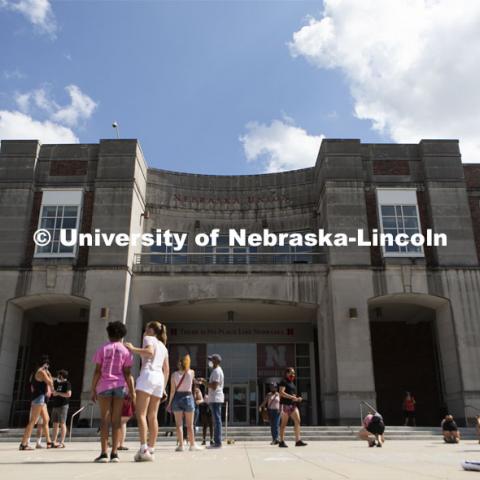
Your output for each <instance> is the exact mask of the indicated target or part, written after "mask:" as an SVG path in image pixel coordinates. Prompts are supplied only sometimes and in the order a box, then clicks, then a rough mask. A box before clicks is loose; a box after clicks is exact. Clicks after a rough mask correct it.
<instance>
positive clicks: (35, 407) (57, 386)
mask: <svg viewBox="0 0 480 480" xmlns="http://www.w3.org/2000/svg"><path fill="white" fill-rule="evenodd" d="M126 334H127V329H126V326H125V325H124V324H123V323H122V322H110V323H109V324H108V326H107V335H108V342H106V343H105V344H104V345H102V346H101V347H100V348H99V349H98V350H97V352H96V353H95V355H94V357H93V362H94V364H95V370H94V374H93V378H92V383H91V400H92V401H93V402H96V403H98V406H99V410H100V445H101V451H100V455H99V456H98V457H96V458H95V460H94V461H95V462H98V463H106V462H113V463H116V462H118V461H119V456H118V451H119V450H127V447H125V446H124V440H125V432H126V423H127V421H128V419H129V418H130V417H131V416H133V412H135V415H136V419H137V424H138V432H139V442H140V448H139V449H138V451H137V452H136V454H135V456H134V460H135V461H137V462H146V461H153V460H154V458H155V457H154V455H155V444H156V439H157V436H158V410H159V407H160V404H161V403H162V402H166V403H167V406H166V409H167V411H168V412H169V413H171V414H172V415H173V416H174V418H175V424H176V435H177V447H176V451H179V452H180V451H183V450H184V448H185V442H184V429H185V431H186V432H185V433H186V436H187V440H188V445H189V449H190V450H194V451H196V450H202V449H203V447H201V446H199V445H197V443H196V441H195V429H194V425H195V424H196V423H197V418H198V417H199V416H200V417H201V418H202V426H203V442H202V443H203V444H204V445H205V444H206V433H207V430H208V428H210V440H211V441H210V446H209V447H208V448H221V447H222V406H223V403H224V393H223V387H224V374H223V370H222V368H221V366H220V365H221V362H222V358H221V356H220V355H219V354H214V355H211V356H209V357H208V361H209V368H210V369H211V373H210V376H209V378H208V380H207V379H206V378H196V376H195V371H194V370H192V369H191V368H190V361H191V360H190V356H189V355H188V354H186V355H183V356H181V358H180V359H179V361H178V364H177V370H176V371H174V372H173V373H172V374H171V375H170V367H169V355H168V350H167V347H166V344H167V331H166V327H165V325H163V324H161V323H160V322H155V321H154V322H149V323H148V324H147V325H146V329H145V332H144V335H143V341H142V345H141V346H139V347H136V346H134V345H133V344H132V343H130V342H124V338H125V336H126ZM135 355H136V356H139V357H140V358H141V368H140V373H139V375H138V377H137V379H136V381H135V380H134V378H133V376H132V366H133V363H134V356H135ZM49 363H50V362H49V360H48V358H46V357H45V358H42V359H41V361H40V363H39V364H38V365H37V367H36V368H35V370H34V371H33V373H32V376H31V378H30V383H31V390H32V402H31V415H30V421H29V422H28V424H27V426H26V428H25V432H24V435H23V438H22V441H21V444H20V447H19V449H20V450H31V449H32V447H31V446H30V437H31V435H32V431H33V428H34V426H35V425H36V424H37V423H39V419H41V423H42V429H43V434H44V435H45V437H46V440H47V447H49V448H53V447H64V440H65V435H66V418H67V414H68V399H69V398H70V396H71V386H70V383H69V382H68V372H66V371H65V370H60V371H59V372H58V374H57V377H56V378H55V379H54V378H53V377H52V375H51V374H50V371H49ZM169 379H170V391H169V394H168V395H167V393H166V385H167V383H168V380H169ZM294 381H295V370H294V369H293V368H288V369H287V370H286V371H285V376H284V378H283V380H282V381H281V382H280V383H279V385H278V386H277V385H276V384H275V385H271V391H270V393H269V394H268V395H267V397H266V399H265V401H264V404H262V406H261V407H264V406H265V407H266V408H267V410H268V415H269V417H270V424H271V431H272V444H274V445H278V446H279V447H281V448H285V447H287V444H286V442H285V428H286V426H287V424H288V421H289V419H291V420H292V421H293V423H294V429H295V440H296V441H295V445H296V446H305V445H306V443H305V442H303V441H302V440H301V437H300V411H299V409H298V405H299V404H300V403H301V402H302V397H301V396H299V395H297V389H296V386H295V383H294ZM202 389H204V391H206V392H207V393H206V395H205V397H204V395H203V393H202ZM49 396H52V397H53V399H54V400H55V405H54V407H53V410H52V420H53V424H54V433H53V439H52V438H51V437H50V434H49V421H50V418H49V414H48V410H47V408H46V403H47V399H48V397H49ZM212 426H213V439H212ZM59 430H60V432H61V440H60V443H56V438H57V434H58V431H59ZM110 430H111V434H112V441H111V444H110V443H109V439H110ZM110 447H111V450H110V454H109V453H108V450H109V448H110Z"/></svg>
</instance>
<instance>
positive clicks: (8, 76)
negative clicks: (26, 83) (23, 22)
mask: <svg viewBox="0 0 480 480" xmlns="http://www.w3.org/2000/svg"><path fill="white" fill-rule="evenodd" d="M0 2H1V0H0ZM0 6H1V3H0ZM3 78H5V80H22V79H24V78H26V75H25V74H24V73H22V72H21V71H20V70H19V69H18V68H16V69H14V70H4V71H3Z"/></svg>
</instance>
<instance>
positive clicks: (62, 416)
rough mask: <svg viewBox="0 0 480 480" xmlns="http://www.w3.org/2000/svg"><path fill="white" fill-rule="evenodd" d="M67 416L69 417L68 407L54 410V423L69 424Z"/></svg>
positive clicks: (64, 406) (54, 408)
mask: <svg viewBox="0 0 480 480" xmlns="http://www.w3.org/2000/svg"><path fill="white" fill-rule="evenodd" d="M67 415H68V405H63V406H62V407H53V408H52V422H53V423H67Z"/></svg>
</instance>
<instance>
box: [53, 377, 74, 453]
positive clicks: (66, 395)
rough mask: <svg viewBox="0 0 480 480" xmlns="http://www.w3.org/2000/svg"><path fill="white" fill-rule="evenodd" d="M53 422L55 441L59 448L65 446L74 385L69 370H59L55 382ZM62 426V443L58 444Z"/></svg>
mask: <svg viewBox="0 0 480 480" xmlns="http://www.w3.org/2000/svg"><path fill="white" fill-rule="evenodd" d="M52 396H53V398H52V401H51V404H52V407H53V408H52V422H53V434H52V436H53V442H54V444H55V445H56V446H57V448H65V436H66V435H67V425H66V424H67V415H68V404H69V399H70V397H71V396H72V386H71V384H70V382H69V381H68V372H67V371H66V370H59V371H58V372H57V378H56V379H55V380H54V382H53V395H52ZM59 428H60V432H61V433H60V443H59V444H58V445H57V436H58V430H59Z"/></svg>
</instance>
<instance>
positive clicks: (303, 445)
mask: <svg viewBox="0 0 480 480" xmlns="http://www.w3.org/2000/svg"><path fill="white" fill-rule="evenodd" d="M295 446H296V447H306V446H307V444H306V443H305V442H303V441H302V440H299V441H298V442H295Z"/></svg>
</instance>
